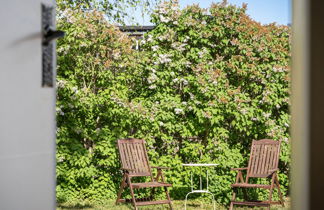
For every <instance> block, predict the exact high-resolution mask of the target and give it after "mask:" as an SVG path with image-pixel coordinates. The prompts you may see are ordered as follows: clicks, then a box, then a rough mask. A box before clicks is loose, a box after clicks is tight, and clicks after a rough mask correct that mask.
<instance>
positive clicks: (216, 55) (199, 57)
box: [57, 1, 290, 203]
mask: <svg viewBox="0 0 324 210" xmlns="http://www.w3.org/2000/svg"><path fill="white" fill-rule="evenodd" d="M245 10H246V8H245V6H244V5H243V7H242V8H238V7H235V6H232V5H227V4H225V3H218V4H212V5H211V7H210V8H209V9H201V8H199V7H198V6H196V5H193V6H189V7H187V8H185V9H183V10H180V9H179V6H178V4H177V2H175V1H173V2H171V3H170V2H164V3H162V4H161V5H160V6H159V7H158V9H157V10H156V11H155V13H154V14H153V16H152V21H153V22H154V23H155V24H156V27H155V29H154V30H152V31H151V32H149V33H147V34H146V35H145V39H144V40H143V41H142V46H141V51H139V52H138V51H134V50H132V49H131V47H132V42H131V40H130V39H128V38H127V37H125V36H124V35H123V34H122V33H121V32H119V31H118V30H117V29H116V28H115V27H114V26H112V25H109V24H108V23H107V22H106V21H105V19H104V18H103V17H102V16H101V15H100V13H98V12H87V13H84V12H72V11H66V12H65V13H63V14H61V16H60V19H59V23H58V25H59V27H60V28H61V29H63V30H65V31H67V32H68V34H67V37H66V38H65V39H62V40H61V41H60V42H59V43H58V45H59V48H58V55H59V56H58V65H59V68H58V102H57V113H58V115H57V118H58V132H57V195H58V198H59V200H61V201H63V200H71V199H76V198H78V199H80V198H81V199H85V198H89V199H111V198H115V196H116V191H117V190H118V187H119V186H118V185H119V183H120V179H121V175H120V172H119V170H118V168H119V160H118V156H117V155H116V147H115V143H116V139H118V138H125V137H136V138H144V139H146V141H147V144H148V145H147V147H148V151H149V156H150V160H151V162H152V165H161V166H169V167H171V168H173V169H172V170H170V171H166V172H165V173H166V177H167V178H168V181H169V182H172V183H173V184H174V187H173V189H172V190H171V196H172V197H173V198H174V199H183V198H184V195H185V194H186V192H187V191H188V190H189V187H188V183H189V178H190V177H189V174H188V170H184V168H183V167H182V166H181V164H182V163H190V162H194V163H196V162H202V163H203V162H207V163H211V162H212V163H219V164H220V165H219V166H218V167H215V168H212V169H210V179H211V181H210V190H211V192H213V193H214V194H215V197H216V198H217V201H218V202H219V203H228V201H229V198H230V195H231V188H230V183H232V182H233V181H234V177H235V173H234V172H231V171H230V168H233V167H242V166H244V165H245V164H246V163H247V158H248V154H249V149H250V144H251V141H252V139H261V138H272V139H276V140H283V143H282V152H281V159H280V175H279V176H280V181H281V183H282V189H283V191H284V192H285V193H287V190H288V185H289V179H288V175H289V163H290V144H289V125H290V114H289V94H290V92H289V91H290V75H289V71H290V70H289V60H290V30H289V28H288V27H286V26H277V25H275V24H270V25H261V24H259V23H257V22H255V21H253V20H252V19H250V18H249V17H248V16H247V15H246V13H245ZM255 195H259V196H263V193H262V192H257V193H256V194H255Z"/></svg>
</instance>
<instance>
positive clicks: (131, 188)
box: [127, 176, 138, 210]
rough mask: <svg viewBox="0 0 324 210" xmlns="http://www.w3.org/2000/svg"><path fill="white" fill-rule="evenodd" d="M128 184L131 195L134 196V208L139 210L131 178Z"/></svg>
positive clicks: (128, 179)
mask: <svg viewBox="0 0 324 210" xmlns="http://www.w3.org/2000/svg"><path fill="white" fill-rule="evenodd" d="M127 182H128V184H129V189H130V193H131V196H132V202H133V206H134V208H135V210H138V208H137V206H136V200H135V195H134V190H133V186H132V184H131V180H130V178H129V177H128V176H127Z"/></svg>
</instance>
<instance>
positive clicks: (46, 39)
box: [43, 25, 65, 45]
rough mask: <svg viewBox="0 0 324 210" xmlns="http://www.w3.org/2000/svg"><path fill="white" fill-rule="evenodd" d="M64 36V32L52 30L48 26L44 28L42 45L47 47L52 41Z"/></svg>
mask: <svg viewBox="0 0 324 210" xmlns="http://www.w3.org/2000/svg"><path fill="white" fill-rule="evenodd" d="M64 35H65V32H64V31H60V30H53V29H52V28H51V27H50V26H48V25H47V26H45V28H44V35H43V45H48V44H49V43H50V42H51V41H53V40H54V39H58V38H60V37H63V36H64Z"/></svg>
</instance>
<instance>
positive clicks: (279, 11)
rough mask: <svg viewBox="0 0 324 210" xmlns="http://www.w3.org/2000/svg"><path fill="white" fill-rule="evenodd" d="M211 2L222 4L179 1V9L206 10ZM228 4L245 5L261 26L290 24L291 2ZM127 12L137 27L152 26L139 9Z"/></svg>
mask: <svg viewBox="0 0 324 210" xmlns="http://www.w3.org/2000/svg"><path fill="white" fill-rule="evenodd" d="M212 2H222V0H179V3H180V7H181V8H184V7H186V6H188V5H192V4H199V6H200V7H202V8H207V7H209V6H210V5H211V4H212ZM228 3H229V4H234V5H237V6H240V7H241V6H242V4H243V3H247V4H248V7H247V14H248V15H249V16H250V17H251V18H252V19H254V20H256V21H258V22H261V23H262V24H268V23H273V22H276V23H278V24H282V25H287V24H289V23H291V0H228ZM128 12H129V13H130V15H131V16H133V17H135V22H137V23H138V24H139V25H152V23H151V22H150V17H149V15H148V14H144V17H143V16H142V12H141V11H140V9H129V11H128ZM126 24H128V25H129V24H134V22H132V21H131V20H130V19H128V20H127V19H126Z"/></svg>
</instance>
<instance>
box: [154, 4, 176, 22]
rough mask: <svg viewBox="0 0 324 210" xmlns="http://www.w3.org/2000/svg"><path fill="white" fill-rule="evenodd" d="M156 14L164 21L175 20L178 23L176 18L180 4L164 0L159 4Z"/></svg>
mask: <svg viewBox="0 0 324 210" xmlns="http://www.w3.org/2000/svg"><path fill="white" fill-rule="evenodd" d="M156 14H157V15H158V17H159V19H160V21H161V22H162V23H169V22H171V21H173V20H174V21H173V23H174V24H178V22H177V21H176V19H177V17H178V16H179V4H178V3H177V2H173V3H170V2H168V1H163V2H161V3H160V4H159V5H158V9H157V11H156Z"/></svg>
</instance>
